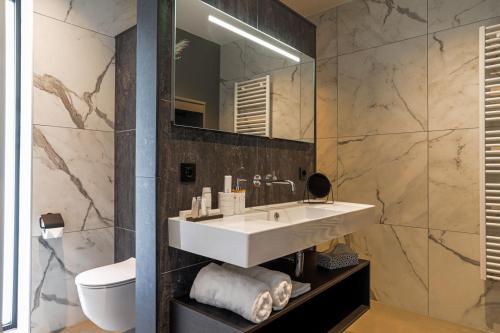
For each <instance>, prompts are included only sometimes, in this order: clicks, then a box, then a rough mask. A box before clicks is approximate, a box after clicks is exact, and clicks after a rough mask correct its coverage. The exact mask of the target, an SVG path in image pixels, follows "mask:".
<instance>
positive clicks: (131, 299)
mask: <svg viewBox="0 0 500 333" xmlns="http://www.w3.org/2000/svg"><path fill="white" fill-rule="evenodd" d="M75 284H76V286H77V289H78V297H79V298H80V304H81V306H82V310H83V313H84V314H85V315H86V316H87V317H88V318H89V319H90V320H91V321H92V322H93V323H94V324H96V325H97V326H99V327H100V328H102V329H104V330H108V331H120V332H123V331H127V330H130V329H132V328H134V327H135V258H130V259H128V260H125V261H122V262H119V263H116V264H112V265H107V266H102V267H97V268H94V269H91V270H88V271H85V272H82V273H80V274H78V275H77V276H76V278H75Z"/></svg>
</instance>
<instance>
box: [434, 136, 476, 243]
mask: <svg viewBox="0 0 500 333" xmlns="http://www.w3.org/2000/svg"><path fill="white" fill-rule="evenodd" d="M478 149H479V136H478V130H477V129H469V130H451V131H438V132H430V133H429V227H430V228H432V229H440V230H450V231H461V232H469V233H478V232H479V159H478V156H479V151H478Z"/></svg>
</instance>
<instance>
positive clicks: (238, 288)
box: [189, 263, 273, 323]
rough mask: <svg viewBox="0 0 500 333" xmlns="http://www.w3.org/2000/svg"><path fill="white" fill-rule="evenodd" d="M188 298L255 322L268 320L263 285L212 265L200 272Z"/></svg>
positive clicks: (268, 301) (269, 302)
mask: <svg viewBox="0 0 500 333" xmlns="http://www.w3.org/2000/svg"><path fill="white" fill-rule="evenodd" d="M189 297H191V298H194V299H195V300H197V301H198V302H200V303H204V304H209V305H213V306H216V307H219V308H223V309H227V310H230V311H233V312H235V313H237V314H239V315H241V316H242V317H243V318H245V319H248V320H250V321H251V322H254V323H260V322H262V321H264V320H266V319H267V318H269V315H270V314H271V311H272V304H273V300H272V297H271V293H270V292H269V287H268V286H267V285H266V284H265V283H262V282H260V281H258V280H255V279H252V278H251V277H249V276H246V275H242V274H238V273H236V272H233V271H229V270H227V269H224V268H222V267H221V266H219V265H217V264H214V263H211V264H208V265H207V266H205V267H203V268H202V269H201V270H200V272H199V273H198V275H197V276H196V279H195V280H194V282H193V286H192V287H191V292H190V293H189Z"/></svg>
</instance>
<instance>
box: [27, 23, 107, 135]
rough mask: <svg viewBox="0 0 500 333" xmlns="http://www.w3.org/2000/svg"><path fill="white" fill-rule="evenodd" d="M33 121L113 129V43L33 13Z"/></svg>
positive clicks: (44, 123)
mask: <svg viewBox="0 0 500 333" xmlns="http://www.w3.org/2000/svg"><path fill="white" fill-rule="evenodd" d="M34 26H35V29H34V45H33V48H34V58H33V60H34V63H33V71H34V74H33V76H34V77H33V86H34V87H33V88H34V89H33V122H34V123H35V124H42V125H53V126H64V127H73V128H81V129H83V128H85V129H97V130H106V131H112V130H113V128H114V95H115V93H114V92H115V78H114V76H115V65H114V58H115V41H114V39H113V38H110V37H106V36H103V35H100V34H97V33H94V32H91V31H88V30H85V29H81V28H78V27H75V26H72V25H69V24H65V23H63V22H60V21H57V20H54V19H52V18H48V17H45V16H42V15H38V14H35V15H34Z"/></svg>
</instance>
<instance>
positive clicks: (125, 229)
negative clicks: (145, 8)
mask: <svg viewBox="0 0 500 333" xmlns="http://www.w3.org/2000/svg"><path fill="white" fill-rule="evenodd" d="M136 37H137V29H136V27H135V26H134V27H132V28H130V29H128V30H127V31H124V32H122V33H121V34H119V35H118V36H116V37H115V41H116V58H115V68H116V75H115V87H116V94H115V261H123V260H126V259H128V258H130V257H135V103H136V100H135V95H136V91H135V90H136V84H135V83H136V82H135V80H136V70H135V67H136V62H137V59H136V48H137V47H136V46H137V45H136V44H137V38H136Z"/></svg>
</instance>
